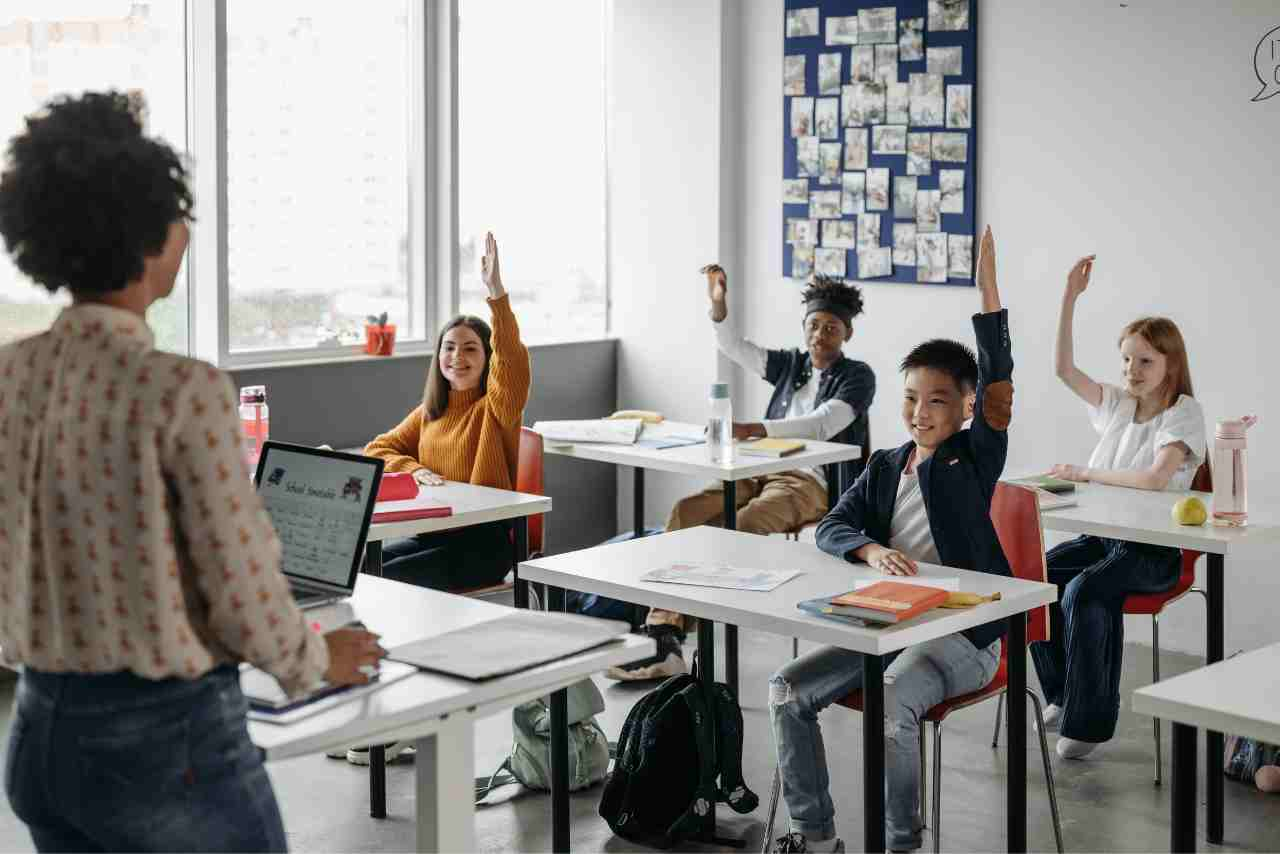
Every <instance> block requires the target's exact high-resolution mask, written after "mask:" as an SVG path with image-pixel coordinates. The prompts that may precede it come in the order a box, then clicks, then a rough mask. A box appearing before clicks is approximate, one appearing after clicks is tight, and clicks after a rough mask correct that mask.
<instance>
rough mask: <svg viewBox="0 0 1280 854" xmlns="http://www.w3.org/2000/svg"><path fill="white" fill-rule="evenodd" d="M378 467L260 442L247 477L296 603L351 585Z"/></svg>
mask: <svg viewBox="0 0 1280 854" xmlns="http://www.w3.org/2000/svg"><path fill="white" fill-rule="evenodd" d="M382 466H383V461H382V460H380V459H375V458H374V457H363V456H360V455H359V454H345V453H342V452H341V451H329V450H320V449H318V448H310V447H307V446H305V445H290V444H287V443H285V442H274V441H267V442H264V443H263V445H262V456H261V457H260V458H259V459H258V470H257V472H256V473H255V474H254V483H255V484H256V485H257V488H258V495H259V496H261V498H262V503H263V504H264V505H265V506H266V508H267V513H268V514H269V515H270V516H271V523H272V524H273V525H274V526H275V529H276V534H277V536H279V538H280V545H281V547H282V550H283V556H282V557H283V561H282V562H283V564H284V567H283V568H284V574H285V577H286V578H288V580H289V589H290V591H292V593H293V598H294V599H295V600H296V601H297V603H298V605H299V606H300V607H302V608H315V607H317V606H320V605H327V604H329V603H330V602H336V601H338V600H341V599H345V598H347V597H349V596H350V595H351V594H352V592H353V591H354V590H355V588H356V575H357V574H359V572H360V564H361V563H362V562H363V560H364V546H365V540H366V538H367V537H368V536H369V521H370V519H371V518H372V517H373V504H374V501H375V500H377V497H378V484H379V482H380V481H381V480H382Z"/></svg>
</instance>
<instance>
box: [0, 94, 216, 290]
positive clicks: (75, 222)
mask: <svg viewBox="0 0 1280 854" xmlns="http://www.w3.org/2000/svg"><path fill="white" fill-rule="evenodd" d="M139 107H140V100H139V99H138V98H137V96H134V97H132V98H131V97H130V96H129V95H126V94H124V93H121V92H116V91H110V92H86V93H85V94H83V95H80V96H63V97H60V98H55V99H54V100H52V101H51V102H50V103H49V104H48V105H47V106H46V107H45V109H43V110H41V111H40V112H38V113H36V114H34V115H32V116H29V117H28V118H27V122H26V125H27V126H26V130H25V131H23V132H22V133H19V134H18V135H17V136H15V137H14V138H13V139H11V140H10V141H9V149H8V162H7V163H6V164H5V169H4V172H3V174H0V236H3V237H4V244H5V249H6V250H8V252H9V254H10V255H11V256H12V257H13V260H14V263H15V264H16V265H17V267H18V269H19V270H21V271H22V272H24V273H26V274H27V275H28V276H30V277H31V278H32V279H33V280H35V281H36V282H37V283H39V284H41V285H43V286H44V287H46V288H48V289H49V290H50V291H57V290H58V289H59V288H64V287H65V288H69V289H70V290H72V291H74V292H79V293H105V292H109V291H116V290H120V289H121V288H123V287H124V286H125V285H126V284H128V283H129V282H131V281H134V280H136V279H138V278H139V277H140V276H141V275H142V272H143V258H144V257H145V256H148V255H158V254H159V253H160V251H161V249H162V248H163V247H164V244H165V240H166V239H167V237H168V234H169V226H170V225H171V224H172V223H174V222H175V221H177V220H179V219H182V220H191V219H193V217H192V215H191V207H192V200H191V191H190V189H189V188H188V187H187V171H186V169H185V168H184V167H183V165H182V161H181V160H180V159H179V157H178V154H177V152H175V151H174V150H173V148H171V147H170V146H169V145H168V144H166V143H164V142H162V141H160V140H157V139H150V138H148V137H146V136H144V135H143V129H142V124H141V122H140V121H139V119H138V115H137V111H138V109H139Z"/></svg>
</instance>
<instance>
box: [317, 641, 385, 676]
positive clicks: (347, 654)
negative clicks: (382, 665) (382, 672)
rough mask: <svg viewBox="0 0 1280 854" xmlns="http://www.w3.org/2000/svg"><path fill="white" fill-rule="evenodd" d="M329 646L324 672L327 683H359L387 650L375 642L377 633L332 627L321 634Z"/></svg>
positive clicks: (383, 656) (372, 670)
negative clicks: (327, 661) (327, 666)
mask: <svg viewBox="0 0 1280 854" xmlns="http://www.w3.org/2000/svg"><path fill="white" fill-rule="evenodd" d="M324 642H325V644H326V645H327V646H328V647H329V669H328V670H326V671H325V672H324V678H325V681H326V682H328V683H329V684H330V685H363V684H365V683H366V682H368V681H369V673H370V672H374V671H376V669H377V666H378V661H379V660H380V659H382V658H385V657H386V655H387V651H386V650H385V649H383V648H382V645H381V644H379V643H378V635H375V634H374V633H373V632H368V631H365V630H364V629H354V628H346V629H334V630H333V631H331V632H329V633H328V634H326V635H325V636H324Z"/></svg>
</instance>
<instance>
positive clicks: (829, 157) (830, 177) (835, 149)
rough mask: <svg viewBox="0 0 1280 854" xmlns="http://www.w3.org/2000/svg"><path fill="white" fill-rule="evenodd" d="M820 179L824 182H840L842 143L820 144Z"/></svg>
mask: <svg viewBox="0 0 1280 854" xmlns="http://www.w3.org/2000/svg"><path fill="white" fill-rule="evenodd" d="M818 180H819V181H821V182H822V183H823V184H839V183H840V143H838V142H822V143H819V144H818Z"/></svg>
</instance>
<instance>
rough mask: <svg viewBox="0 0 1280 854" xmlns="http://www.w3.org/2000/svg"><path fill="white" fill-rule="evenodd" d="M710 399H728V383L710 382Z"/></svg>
mask: <svg viewBox="0 0 1280 854" xmlns="http://www.w3.org/2000/svg"><path fill="white" fill-rule="evenodd" d="M711 399H712V400H728V399H729V384H728V383H712V384H711Z"/></svg>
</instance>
